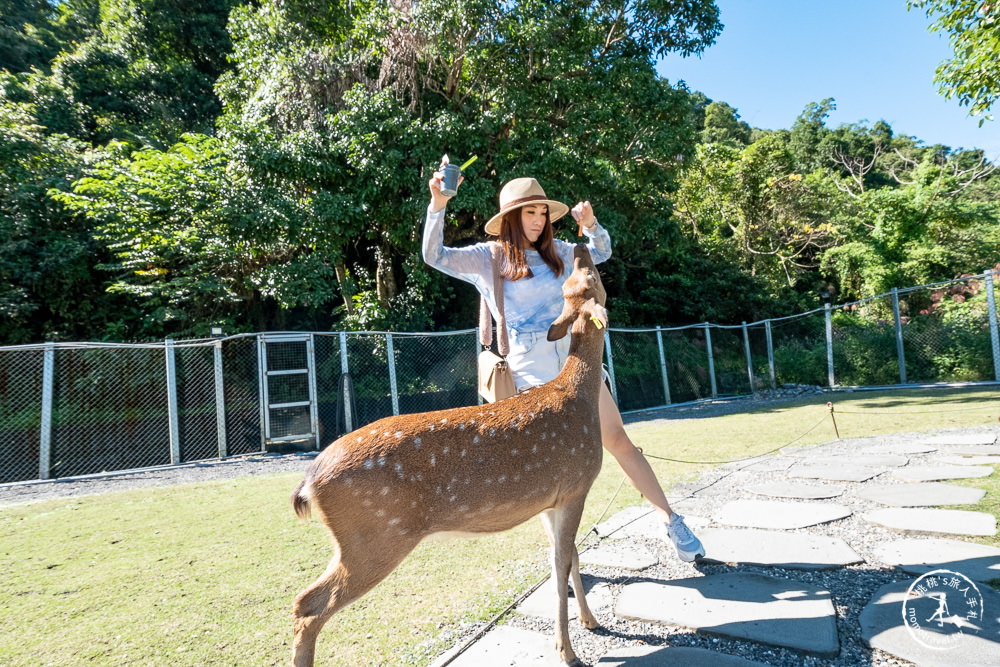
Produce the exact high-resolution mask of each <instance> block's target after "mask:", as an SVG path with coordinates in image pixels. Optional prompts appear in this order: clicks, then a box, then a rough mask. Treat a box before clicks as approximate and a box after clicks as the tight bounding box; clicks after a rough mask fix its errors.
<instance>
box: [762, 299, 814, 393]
mask: <svg viewBox="0 0 1000 667" xmlns="http://www.w3.org/2000/svg"><path fill="white" fill-rule="evenodd" d="M771 347H772V348H773V350H774V374H775V382H776V383H777V385H778V386H779V387H780V386H782V385H790V384H807V385H816V386H826V385H827V356H826V319H825V315H824V314H823V312H822V311H820V312H814V313H810V314H808V315H805V316H802V317H794V318H786V319H781V320H772V321H771Z"/></svg>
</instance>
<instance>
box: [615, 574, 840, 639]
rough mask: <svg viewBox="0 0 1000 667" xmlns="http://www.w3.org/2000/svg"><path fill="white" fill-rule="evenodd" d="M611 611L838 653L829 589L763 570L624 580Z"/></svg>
mask: <svg viewBox="0 0 1000 667" xmlns="http://www.w3.org/2000/svg"><path fill="white" fill-rule="evenodd" d="M615 614H617V615H618V616H620V617H622V618H627V619H633V620H638V621H644V622H653V623H664V624H668V625H676V626H681V627H685V628H691V629H694V630H696V631H698V632H705V633H708V634H714V635H721V636H724V637H734V638H737V639H749V640H751V641H757V642H761V643H764V644H770V645H773V646H783V647H786V648H791V649H795V650H798V651H805V652H808V653H814V654H818V655H821V656H831V657H832V656H836V655H837V653H838V652H839V650H840V642H839V640H838V638H837V623H836V613H835V611H834V608H833V603H832V601H831V599H830V593H829V592H828V591H825V590H822V589H820V588H816V587H814V586H810V585H809V584H805V583H803V582H801V581H789V580H787V579H778V578H775V577H768V576H764V575H761V574H742V573H728V574H718V575H710V576H706V577H695V578H690V579H677V580H673V581H665V582H651V581H645V582H640V583H634V584H628V585H627V586H625V587H624V588H623V589H622V591H621V593H620V594H619V596H618V602H617V604H616V605H615Z"/></svg>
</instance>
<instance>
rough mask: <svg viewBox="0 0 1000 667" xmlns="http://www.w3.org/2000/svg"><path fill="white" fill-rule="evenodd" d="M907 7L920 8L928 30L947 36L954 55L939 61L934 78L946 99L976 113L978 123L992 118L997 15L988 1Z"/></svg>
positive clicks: (920, 1)
mask: <svg viewBox="0 0 1000 667" xmlns="http://www.w3.org/2000/svg"><path fill="white" fill-rule="evenodd" d="M907 7H908V8H909V9H922V10H924V12H925V14H926V15H927V17H928V18H930V19H932V20H933V23H932V24H931V25H930V28H929V29H930V30H933V31H938V32H943V33H946V34H947V35H948V41H949V42H950V43H951V47H952V50H953V51H954V57H953V58H949V59H948V60H945V61H944V62H942V63H941V64H940V65H939V66H938V68H937V72H936V74H935V77H934V80H935V81H936V82H937V83H938V84H939V86H940V91H941V93H942V94H943V95H944V96H945V98H946V99H951V98H952V97H954V98H956V99H957V100H958V102H959V104H962V105H963V106H967V107H969V114H970V115H973V116H980V119H979V124H980V125H982V124H983V122H985V121H986V120H992V116H991V115H990V114H989V111H990V110H991V109H992V108H993V105H994V104H995V103H996V101H997V97H998V96H1000V40H998V39H997V32H998V31H1000V15H998V13H997V6H996V3H994V2H990V1H989V0H910V1H909V2H907Z"/></svg>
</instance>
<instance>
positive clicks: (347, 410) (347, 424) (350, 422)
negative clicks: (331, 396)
mask: <svg viewBox="0 0 1000 667" xmlns="http://www.w3.org/2000/svg"><path fill="white" fill-rule="evenodd" d="M349 372H350V369H349V368H348V366H347V334H346V333H345V332H343V331H341V332H340V377H341V378H343V377H344V376H345V375H347V374H348V373H349ZM339 384H340V392H341V394H349V392H350V389H348V387H349V384H345V383H344V382H340V383H339ZM340 398H341V402H342V403H343V404H344V428H345V429H347V431H346V432H347V433H350V432H351V431H353V430H354V415H352V414H351V399H352V398H353V397H352V396H350V395H345V396H341V397H340Z"/></svg>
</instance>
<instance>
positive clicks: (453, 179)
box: [441, 162, 462, 197]
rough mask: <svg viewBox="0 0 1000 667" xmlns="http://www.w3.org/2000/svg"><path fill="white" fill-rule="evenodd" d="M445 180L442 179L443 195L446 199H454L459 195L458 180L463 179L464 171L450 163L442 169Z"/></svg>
mask: <svg viewBox="0 0 1000 667" xmlns="http://www.w3.org/2000/svg"><path fill="white" fill-rule="evenodd" d="M441 173H442V175H443V178H442V179H441V194H443V195H444V196H445V197H454V196H455V195H456V194H457V193H458V179H459V178H461V177H462V170H461V169H459V167H458V165H457V164H451V163H450V162H449V163H448V164H446V165H444V166H443V167H442V168H441Z"/></svg>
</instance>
